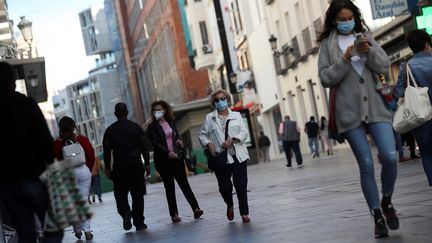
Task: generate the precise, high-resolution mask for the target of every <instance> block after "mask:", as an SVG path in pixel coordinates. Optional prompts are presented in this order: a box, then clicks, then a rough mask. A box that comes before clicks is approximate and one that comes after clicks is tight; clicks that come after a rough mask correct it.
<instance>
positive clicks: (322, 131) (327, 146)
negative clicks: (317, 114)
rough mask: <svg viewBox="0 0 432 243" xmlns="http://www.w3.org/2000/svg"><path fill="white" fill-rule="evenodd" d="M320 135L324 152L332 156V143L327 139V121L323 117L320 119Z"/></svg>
mask: <svg viewBox="0 0 432 243" xmlns="http://www.w3.org/2000/svg"><path fill="white" fill-rule="evenodd" d="M320 135H321V141H322V142H323V144H324V150H326V151H327V155H333V142H332V141H331V140H330V137H329V132H328V121H327V119H326V118H325V116H322V117H321V124H320Z"/></svg>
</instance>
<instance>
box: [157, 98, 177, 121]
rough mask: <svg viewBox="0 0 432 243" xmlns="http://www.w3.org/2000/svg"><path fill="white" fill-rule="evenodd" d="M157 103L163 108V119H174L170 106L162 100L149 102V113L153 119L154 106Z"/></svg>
mask: <svg viewBox="0 0 432 243" xmlns="http://www.w3.org/2000/svg"><path fill="white" fill-rule="evenodd" d="M157 105H160V106H162V108H163V109H164V110H165V114H164V119H165V120H166V121H174V119H175V118H174V113H173V110H172V108H171V106H170V105H169V104H168V103H167V102H166V101H164V100H157V101H155V102H153V103H152V104H151V114H152V117H153V119H154V120H156V119H155V117H154V108H155V106H157Z"/></svg>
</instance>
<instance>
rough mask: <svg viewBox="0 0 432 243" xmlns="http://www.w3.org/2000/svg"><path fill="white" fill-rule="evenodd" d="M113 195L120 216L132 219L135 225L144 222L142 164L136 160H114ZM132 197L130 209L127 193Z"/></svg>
mask: <svg viewBox="0 0 432 243" xmlns="http://www.w3.org/2000/svg"><path fill="white" fill-rule="evenodd" d="M112 178H113V183H114V197H115V200H116V204H117V212H118V213H119V214H120V216H122V218H130V217H132V219H133V224H134V225H135V226H142V225H143V224H144V194H145V191H146V187H145V177H144V165H143V164H142V162H141V160H139V161H138V160H137V161H128V162H123V161H114V168H113V172H112ZM129 192H130V194H131V197H132V210H131V208H130V206H129V202H128V194H129Z"/></svg>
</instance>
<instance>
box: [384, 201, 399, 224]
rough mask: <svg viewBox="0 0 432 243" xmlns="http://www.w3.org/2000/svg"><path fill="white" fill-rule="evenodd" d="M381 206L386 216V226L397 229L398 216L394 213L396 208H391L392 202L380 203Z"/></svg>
mask: <svg viewBox="0 0 432 243" xmlns="http://www.w3.org/2000/svg"><path fill="white" fill-rule="evenodd" d="M381 207H382V210H383V213H384V216H385V218H386V221H387V225H388V227H389V228H390V229H391V230H397V229H399V218H398V216H397V215H396V210H395V209H394V208H393V204H387V205H383V204H382V203H381Z"/></svg>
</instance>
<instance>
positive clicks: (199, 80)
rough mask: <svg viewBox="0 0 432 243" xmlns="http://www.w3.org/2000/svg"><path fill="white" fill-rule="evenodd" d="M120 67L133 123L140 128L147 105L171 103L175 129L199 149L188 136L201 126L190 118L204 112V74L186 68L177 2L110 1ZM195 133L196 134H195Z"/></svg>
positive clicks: (189, 65)
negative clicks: (116, 25) (121, 58)
mask: <svg viewBox="0 0 432 243" xmlns="http://www.w3.org/2000/svg"><path fill="white" fill-rule="evenodd" d="M115 8H116V12H117V16H118V20H119V26H120V36H121V43H122V47H123V50H124V60H125V62H124V63H125V67H126V68H127V73H128V77H129V86H130V88H131V92H132V98H133V103H134V105H135V114H136V116H135V117H134V119H135V120H136V121H138V122H139V123H140V124H142V125H143V126H145V123H146V122H148V121H149V119H150V118H151V114H150V104H151V103H152V102H153V101H155V100H159V99H161V100H165V101H167V102H168V103H170V105H172V107H173V109H174V112H175V115H176V119H177V122H178V129H179V131H180V133H182V135H183V138H184V139H185V141H186V145H187V146H188V147H191V148H197V147H199V143H198V141H196V139H195V137H196V136H195V135H194V134H193V133H195V132H196V130H197V129H198V127H199V126H200V125H201V122H202V120H201V117H202V116H201V115H198V116H199V117H200V119H196V118H195V117H196V114H205V113H206V112H208V110H209V103H208V101H207V90H208V84H209V81H208V80H209V78H208V74H207V72H205V71H197V70H194V69H193V68H192V63H191V60H190V59H189V55H188V52H189V50H188V48H187V43H186V42H187V40H188V39H189V36H188V30H187V28H186V29H184V21H183V20H182V16H183V14H184V13H183V11H184V9H183V8H181V7H180V3H179V1H174V0H171V1H168V0H147V1H141V0H129V1H122V0H117V1H115ZM195 134H196V133H195Z"/></svg>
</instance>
